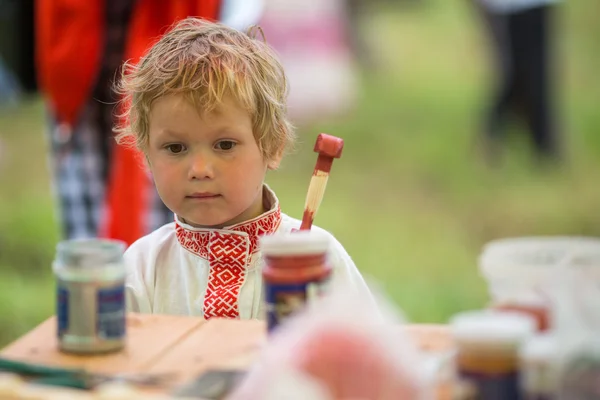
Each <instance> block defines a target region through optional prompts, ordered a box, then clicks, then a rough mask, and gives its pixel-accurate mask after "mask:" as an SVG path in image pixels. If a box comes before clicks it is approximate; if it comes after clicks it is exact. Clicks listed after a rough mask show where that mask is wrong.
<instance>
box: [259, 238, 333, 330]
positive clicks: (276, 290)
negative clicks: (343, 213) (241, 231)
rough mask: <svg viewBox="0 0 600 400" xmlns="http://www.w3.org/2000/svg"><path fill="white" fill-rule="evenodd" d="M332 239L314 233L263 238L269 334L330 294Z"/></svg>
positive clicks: (264, 280) (264, 279)
mask: <svg viewBox="0 0 600 400" xmlns="http://www.w3.org/2000/svg"><path fill="white" fill-rule="evenodd" d="M329 245H330V241H329V237H328V236H326V235H325V234H321V233H317V232H315V231H298V232H293V233H289V234H274V235H268V236H263V237H262V238H261V240H260V246H261V251H262V255H263V257H264V259H265V267H264V268H263V272H262V274H263V282H264V286H265V301H266V304H267V322H268V328H269V331H271V330H273V329H274V328H276V327H277V326H278V325H279V324H281V323H282V322H284V321H285V319H286V318H288V317H289V316H291V315H292V314H294V313H295V312H297V311H299V310H302V309H304V308H305V307H306V306H307V305H310V304H311V303H312V302H313V301H314V300H315V299H316V298H318V297H319V296H322V295H324V294H325V293H326V291H327V284H328V281H329V278H330V276H331V266H330V265H329V264H328V262H327V250H328V249H329Z"/></svg>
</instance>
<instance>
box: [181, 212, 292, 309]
mask: <svg viewBox="0 0 600 400" xmlns="http://www.w3.org/2000/svg"><path fill="white" fill-rule="evenodd" d="M280 222H281V210H280V208H279V205H277V206H276V207H275V208H274V209H272V210H271V211H269V212H267V213H265V214H263V215H261V216H260V217H257V218H256V219H254V220H251V221H248V222H245V223H242V224H239V225H234V226H231V227H229V228H227V229H223V230H193V231H192V230H188V229H186V228H184V227H182V226H181V225H179V224H178V223H177V222H176V223H175V231H176V233H177V239H178V240H179V243H180V244H181V245H182V246H183V247H184V248H185V249H186V250H188V251H190V252H191V253H193V254H195V255H197V256H199V257H202V258H204V259H207V260H208V262H209V264H210V272H209V274H208V285H207V288H206V294H205V296H204V318H205V319H210V318H212V317H226V318H239V316H240V313H239V307H238V300H239V295H240V289H241V287H242V284H243V283H244V280H245V278H246V268H247V267H248V263H249V262H250V256H251V255H252V254H253V253H254V252H255V251H256V250H257V247H258V238H259V237H260V236H261V235H264V234H268V233H273V232H275V231H276V230H277V228H278V227H279V224H280Z"/></svg>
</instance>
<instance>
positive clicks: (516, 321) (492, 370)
mask: <svg viewBox="0 0 600 400" xmlns="http://www.w3.org/2000/svg"><path fill="white" fill-rule="evenodd" d="M450 327H451V332H452V336H453V339H454V341H455V343H456V347H457V350H456V371H457V374H458V378H459V379H460V380H462V381H464V382H466V383H467V384H470V385H472V386H473V387H474V388H475V389H476V391H477V395H476V398H477V399H481V400H492V399H498V400H501V399H511V400H519V399H521V398H522V397H521V390H520V385H519V380H520V375H519V357H518V356H519V349H520V348H521V345H522V343H524V342H525V340H527V339H528V338H530V337H531V336H533V334H534V333H535V329H536V328H535V321H534V319H533V318H531V317H529V316H526V315H523V314H520V313H509V312H496V311H489V310H485V311H469V312H464V313H460V314H457V315H455V316H454V317H453V318H452V319H451V321H450Z"/></svg>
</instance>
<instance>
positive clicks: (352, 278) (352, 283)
mask: <svg viewBox="0 0 600 400" xmlns="http://www.w3.org/2000/svg"><path fill="white" fill-rule="evenodd" d="M331 240H332V244H331V249H330V252H329V263H330V264H331V266H332V268H333V279H332V281H333V282H332V284H333V285H336V286H337V285H343V286H345V287H348V288H350V289H352V290H354V291H357V292H358V293H360V294H364V295H365V296H367V297H369V298H371V291H370V290H369V287H368V286H367V283H366V282H365V280H364V278H363V276H362V274H361V273H360V271H359V270H358V268H357V267H356V265H355V264H354V261H353V260H352V258H351V257H350V255H349V254H348V252H347V251H346V249H344V247H343V246H342V244H341V243H340V242H339V241H337V240H336V239H335V238H333V236H332V239H331Z"/></svg>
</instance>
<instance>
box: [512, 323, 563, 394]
mask: <svg viewBox="0 0 600 400" xmlns="http://www.w3.org/2000/svg"><path fill="white" fill-rule="evenodd" d="M559 351H560V350H559V346H558V341H557V339H556V337H554V336H553V335H551V334H548V333H545V334H540V335H535V336H533V337H531V338H529V339H528V340H526V341H525V342H524V343H523V345H522V347H521V349H520V350H519V363H520V369H521V390H522V392H523V398H524V399H525V400H552V399H556V398H557V395H558V387H559V383H558V381H559V372H558V371H559V355H560V353H559Z"/></svg>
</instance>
